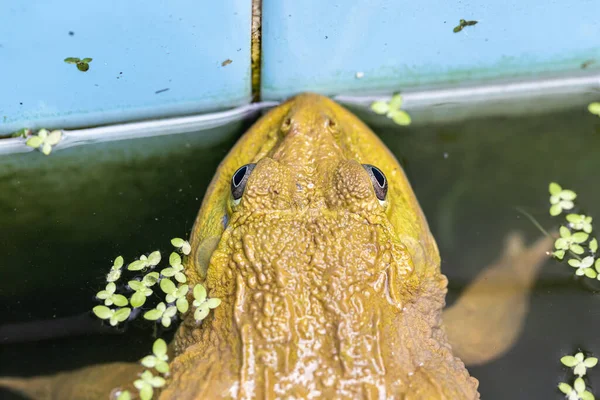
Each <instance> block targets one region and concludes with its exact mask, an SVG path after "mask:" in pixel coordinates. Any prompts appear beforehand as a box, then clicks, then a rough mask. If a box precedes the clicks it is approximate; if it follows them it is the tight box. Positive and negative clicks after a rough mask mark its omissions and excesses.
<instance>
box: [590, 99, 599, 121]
mask: <svg viewBox="0 0 600 400" xmlns="http://www.w3.org/2000/svg"><path fill="white" fill-rule="evenodd" d="M588 111H589V112H591V113H592V114H594V115H597V116H599V117H600V102H597V101H596V102H593V103H590V104H589V105H588Z"/></svg>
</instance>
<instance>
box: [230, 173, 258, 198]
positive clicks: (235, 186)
mask: <svg viewBox="0 0 600 400" xmlns="http://www.w3.org/2000/svg"><path fill="white" fill-rule="evenodd" d="M254 167H256V164H246V165H243V166H241V167H240V168H238V170H237V171H235V173H234V174H233V177H232V178H231V196H232V197H233V204H235V205H238V204H239V203H240V201H241V200H242V195H243V194H244V190H245V189H246V183H248V178H249V177H250V174H251V173H252V170H253V169H254Z"/></svg>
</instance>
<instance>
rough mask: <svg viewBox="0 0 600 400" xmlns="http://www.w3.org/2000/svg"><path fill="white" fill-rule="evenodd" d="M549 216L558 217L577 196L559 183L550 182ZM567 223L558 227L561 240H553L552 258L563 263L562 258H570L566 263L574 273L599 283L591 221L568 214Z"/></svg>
mask: <svg viewBox="0 0 600 400" xmlns="http://www.w3.org/2000/svg"><path fill="white" fill-rule="evenodd" d="M548 190H549V192H550V204H551V206H550V215H552V216H558V215H561V214H562V213H564V212H565V210H571V209H573V208H574V207H575V202H574V200H575V199H576V198H577V193H575V192H574V191H572V190H568V189H563V188H562V187H561V186H560V185H559V184H558V183H555V182H551V183H550V185H549V186H548ZM565 220H566V223H565V224H563V225H562V226H561V227H560V228H559V234H560V237H558V238H557V239H556V240H555V241H554V251H553V252H552V256H553V257H554V258H556V259H558V260H563V259H564V257H565V255H567V254H569V255H570V257H569V259H568V260H567V263H568V264H569V265H570V266H571V267H573V268H575V269H576V270H575V274H576V275H578V276H586V277H588V278H591V279H595V278H597V279H599V280H600V275H599V273H600V258H596V253H597V251H598V240H597V239H596V238H595V237H593V236H592V232H593V229H594V227H593V225H592V222H593V218H592V217H590V216H588V215H585V214H581V213H569V214H567V215H566V216H565Z"/></svg>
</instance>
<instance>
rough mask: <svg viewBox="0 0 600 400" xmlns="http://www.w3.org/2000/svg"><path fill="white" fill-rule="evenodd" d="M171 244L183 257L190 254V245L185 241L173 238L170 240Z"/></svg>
mask: <svg viewBox="0 0 600 400" xmlns="http://www.w3.org/2000/svg"><path fill="white" fill-rule="evenodd" d="M171 244H172V245H173V246H174V247H177V248H178V249H180V250H181V252H182V253H183V254H185V255H188V254H190V252H191V251H192V247H191V246H190V243H189V242H188V241H187V240H183V239H181V238H173V239H171Z"/></svg>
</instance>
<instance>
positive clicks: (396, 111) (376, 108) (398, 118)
mask: <svg viewBox="0 0 600 400" xmlns="http://www.w3.org/2000/svg"><path fill="white" fill-rule="evenodd" d="M402 102H403V99H402V95H400V93H396V94H394V95H393V96H392V98H391V100H390V102H389V103H386V102H385V101H375V102H373V103H372V104H371V110H373V112H375V113H376V114H385V115H386V117H388V118H390V119H392V121H394V122H395V123H396V124H398V125H410V123H411V118H410V115H408V113H407V112H406V111H404V110H401V109H400V107H402Z"/></svg>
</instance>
